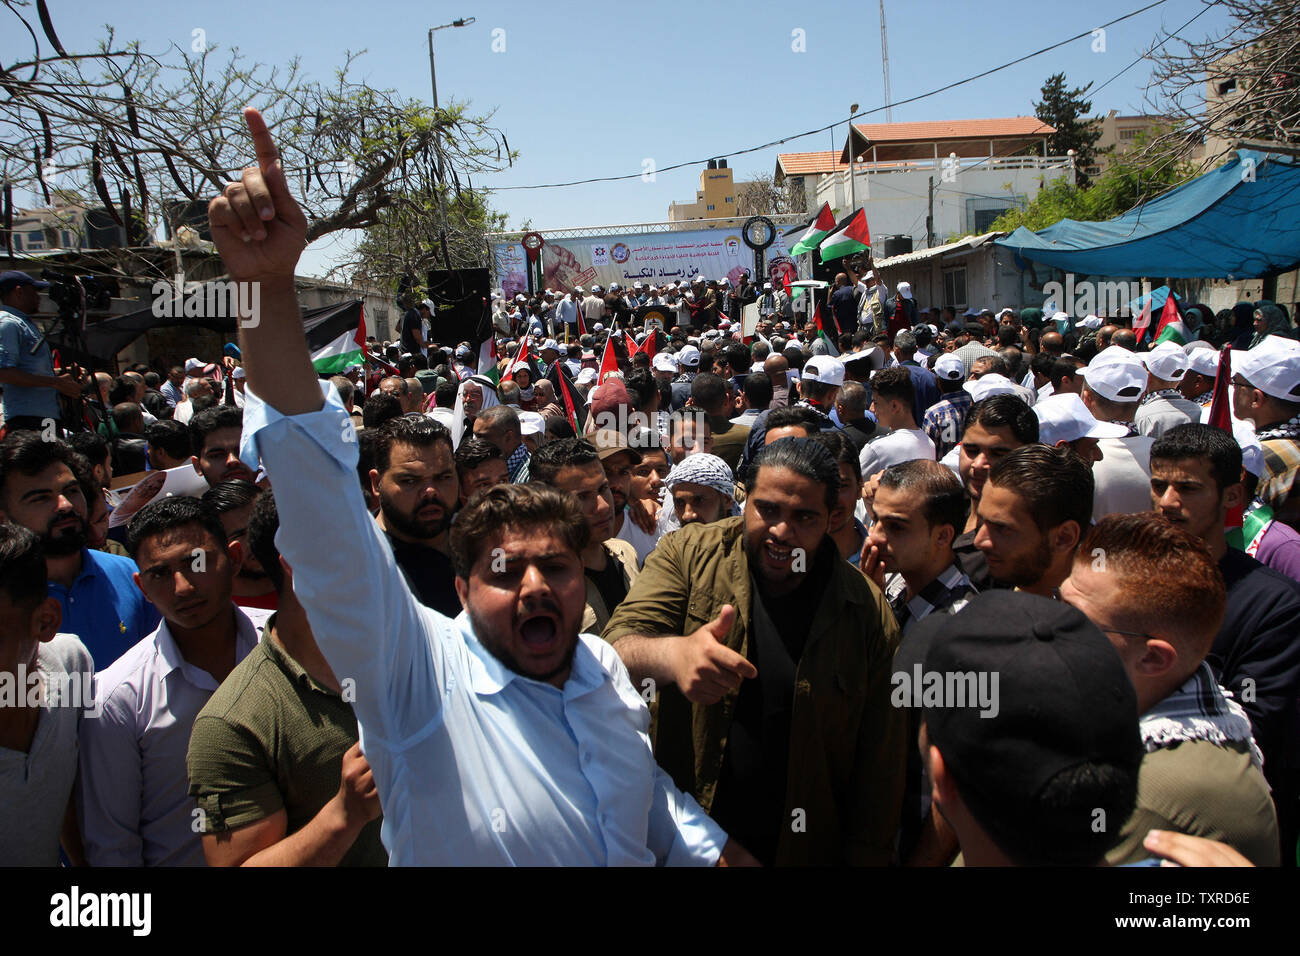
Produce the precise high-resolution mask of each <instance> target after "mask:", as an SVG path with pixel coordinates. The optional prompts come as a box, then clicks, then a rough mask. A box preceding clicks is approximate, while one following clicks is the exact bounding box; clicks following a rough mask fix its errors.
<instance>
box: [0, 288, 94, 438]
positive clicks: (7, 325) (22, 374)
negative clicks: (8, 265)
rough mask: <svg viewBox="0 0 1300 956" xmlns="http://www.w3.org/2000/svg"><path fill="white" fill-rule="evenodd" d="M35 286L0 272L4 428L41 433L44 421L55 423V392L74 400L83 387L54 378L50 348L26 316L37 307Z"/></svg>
mask: <svg viewBox="0 0 1300 956" xmlns="http://www.w3.org/2000/svg"><path fill="white" fill-rule="evenodd" d="M49 287H50V284H49V283H48V282H39V281H37V280H36V279H33V278H32V277H31V276H29V275H28V274H27V273H25V272H0V385H3V386H4V403H3V408H4V427H5V431H6V432H13V431H17V430H19V429H23V428H26V429H31V430H34V431H39V430H40V429H41V428H42V427H43V426H42V423H43V422H44V421H45V420H46V419H53V420H54V421H55V422H57V421H59V418H60V411H59V399H58V395H57V394H56V393H61V394H63V395H67V396H68V397H69V398H76V397H77V396H79V395H81V383H80V382H79V381H77V379H75V378H74V377H73V376H71V375H55V374H54V363H53V361H52V360H51V358H50V347H49V345H48V344H47V343H46V342H45V341H44V340H43V339H42V336H41V331H40V329H38V328H37V327H36V324H35V323H34V322H32V320H31V319H30V318H28V316H29V315H30V314H31V313H33V312H36V311H37V310H38V309H39V308H40V307H41V291H40V290H42V289H48V288H49Z"/></svg>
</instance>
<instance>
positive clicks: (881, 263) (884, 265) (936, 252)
mask: <svg viewBox="0 0 1300 956" xmlns="http://www.w3.org/2000/svg"><path fill="white" fill-rule="evenodd" d="M1005 235H1006V233H1005V232H986V233H984V235H982V236H966V237H965V238H964V239H958V240H957V241H956V242H950V243H948V244H946V245H942V246H935V247H934V248H933V249H921V250H920V251H918V252H906V253H904V254H903V255H901V256H891V257H890V258H888V259H876V260H875V266H876V268H877V269H892V268H893V267H895V266H905V265H910V264H912V263H916V262H923V261H925V260H927V259H934V258H937V257H943V256H946V255H948V254H950V253H954V252H969V251H971V250H972V249H978V248H979V247H980V246H982V245H984V243H986V242H988V241H989V240H990V239H994V238H996V237H998V236H1005Z"/></svg>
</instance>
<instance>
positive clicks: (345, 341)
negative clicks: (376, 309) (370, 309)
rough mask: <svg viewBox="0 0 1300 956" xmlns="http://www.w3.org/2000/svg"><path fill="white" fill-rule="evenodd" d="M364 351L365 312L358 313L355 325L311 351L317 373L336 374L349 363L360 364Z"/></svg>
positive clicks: (312, 362)
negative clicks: (353, 327)
mask: <svg viewBox="0 0 1300 956" xmlns="http://www.w3.org/2000/svg"><path fill="white" fill-rule="evenodd" d="M365 351H366V314H365V311H364V310H363V311H361V312H359V313H358V319H357V327H356V328H355V329H349V330H347V331H345V332H343V333H342V334H340V335H338V336H337V337H335V338H334V339H333V340H331V341H330V342H327V343H326V344H325V345H324V346H322V347H321V348H319V349H316V350H315V351H313V352H312V353H311V364H312V367H313V368H315V369H316V372H317V374H319V375H336V374H338V373H340V372H342V371H343V370H344V369H345V368H347V367H348V366H350V365H361V364H362V359H363V357H364V355H365Z"/></svg>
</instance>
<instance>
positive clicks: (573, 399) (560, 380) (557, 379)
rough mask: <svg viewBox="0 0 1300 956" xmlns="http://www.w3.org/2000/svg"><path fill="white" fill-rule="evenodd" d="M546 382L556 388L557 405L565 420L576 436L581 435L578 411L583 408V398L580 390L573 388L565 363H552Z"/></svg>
mask: <svg viewBox="0 0 1300 956" xmlns="http://www.w3.org/2000/svg"><path fill="white" fill-rule="evenodd" d="M546 380H547V381H548V382H550V383H551V384H552V385H553V386H555V404H557V405H559V406H560V408H561V409H562V410H563V411H564V420H565V421H567V422H568V423H569V424H570V425H571V426H573V433H574V434H575V435H581V434H582V428H581V426H580V425H579V424H578V411H579V409H581V408H582V398H581V396H579V395H578V390H577V389H576V388H574V387H573V379H572V378H570V377H569V370H568V369H567V368H565V367H564V363H563V362H560V361H556V362H552V363H551V369H550V371H549V372H547V373H546Z"/></svg>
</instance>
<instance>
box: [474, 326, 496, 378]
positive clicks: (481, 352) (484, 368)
mask: <svg viewBox="0 0 1300 956" xmlns="http://www.w3.org/2000/svg"><path fill="white" fill-rule="evenodd" d="M499 360H500V356H498V355H497V340H496V337H495V336H492V335H489V336H488V337H487V338H485V339H484V340H483V342H482V344H481V345H479V347H478V373H479V374H480V375H488V374H490V373H491V372H494V371H495V370H496V367H497V362H498V361H499Z"/></svg>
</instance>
